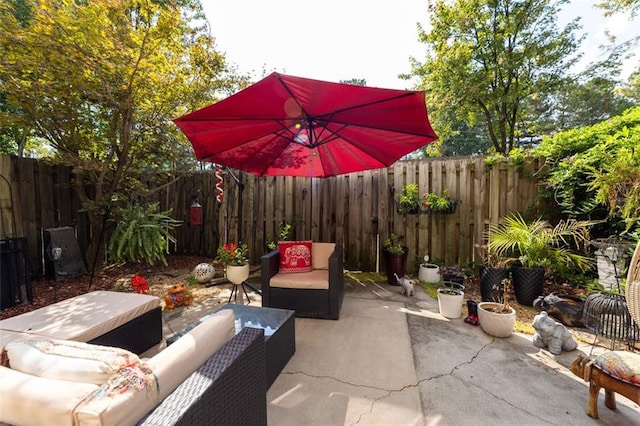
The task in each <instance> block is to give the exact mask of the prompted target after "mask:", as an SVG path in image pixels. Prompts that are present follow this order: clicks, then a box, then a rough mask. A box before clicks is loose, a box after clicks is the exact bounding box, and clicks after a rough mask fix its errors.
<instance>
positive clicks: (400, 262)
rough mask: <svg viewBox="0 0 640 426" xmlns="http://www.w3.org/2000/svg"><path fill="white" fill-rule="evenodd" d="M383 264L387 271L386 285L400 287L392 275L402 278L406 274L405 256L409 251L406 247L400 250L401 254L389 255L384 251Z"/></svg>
mask: <svg viewBox="0 0 640 426" xmlns="http://www.w3.org/2000/svg"><path fill="white" fill-rule="evenodd" d="M382 253H383V256H384V263H385V266H386V270H387V283H389V284H390V285H400V283H398V280H396V277H395V275H394V274H397V275H398V276H399V277H403V276H404V274H405V272H406V265H407V255H408V253H409V249H408V248H407V247H403V248H402V253H398V254H396V253H389V252H388V251H386V250H384V251H383V252H382Z"/></svg>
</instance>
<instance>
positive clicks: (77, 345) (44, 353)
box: [5, 338, 140, 385]
mask: <svg viewBox="0 0 640 426" xmlns="http://www.w3.org/2000/svg"><path fill="white" fill-rule="evenodd" d="M5 350H6V351H7V357H8V359H9V365H10V367H11V369H13V370H18V371H22V372H23V373H27V374H32V375H34V376H39V377H46V378H49V379H58V380H68V381H72V382H82V383H93V384H96V385H101V384H103V383H105V382H106V381H107V380H109V378H110V377H111V376H113V374H114V373H116V372H117V371H118V370H120V369H121V368H123V367H126V366H130V365H136V364H138V363H139V362H140V360H139V359H138V356H137V355H135V354H133V353H131V352H129V351H126V350H124V349H120V348H111V347H108V346H98V345H91V344H88V343H81V342H73V341H68V340H57V339H43V338H31V339H26V340H16V341H13V342H11V343H9V344H8V345H7V346H6V347H5Z"/></svg>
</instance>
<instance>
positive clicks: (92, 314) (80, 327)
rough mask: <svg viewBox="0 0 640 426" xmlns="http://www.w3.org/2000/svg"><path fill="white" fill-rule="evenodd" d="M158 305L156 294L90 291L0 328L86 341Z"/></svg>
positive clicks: (6, 321)
mask: <svg viewBox="0 0 640 426" xmlns="http://www.w3.org/2000/svg"><path fill="white" fill-rule="evenodd" d="M159 306H160V299H159V298H158V297H155V296H149V295H146V294H137V293H121V292H117V291H92V292H90V293H86V294H82V295H80V296H76V297H72V298H71V299H66V300H63V301H60V302H58V303H54V304H53V305H49V306H45V307H43V308H40V309H36V310H35V311H31V312H26V313H24V314H22V315H18V316H15V317H12V318H7V319H5V320H2V321H0V330H6V331H14V332H18V333H29V334H35V335H38V336H42V337H51V338H54V339H62V340H75V341H78V342H88V341H89V340H92V339H95V338H96V337H99V336H102V335H103V334H105V333H107V332H109V331H111V330H113V329H115V328H118V327H119V326H121V325H122V324H125V323H127V322H129V321H131V320H132V319H134V318H137V317H139V316H140V315H142V314H144V313H145V312H148V311H151V310H153V309H155V308H157V307H159Z"/></svg>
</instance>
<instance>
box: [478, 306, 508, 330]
mask: <svg viewBox="0 0 640 426" xmlns="http://www.w3.org/2000/svg"><path fill="white" fill-rule="evenodd" d="M500 305H501V304H500V303H494V302H480V303H478V320H479V321H480V327H481V328H482V331H484V332H485V333H487V334H488V335H489V336H494V337H509V336H511V333H513V327H514V326H515V325H516V310H515V309H513V308H510V309H511V312H510V313H508V314H499V313H496V312H489V311H487V310H485V308H486V307H489V306H500Z"/></svg>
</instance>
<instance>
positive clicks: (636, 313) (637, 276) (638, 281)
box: [625, 241, 640, 345]
mask: <svg viewBox="0 0 640 426" xmlns="http://www.w3.org/2000/svg"><path fill="white" fill-rule="evenodd" d="M625 293H626V299H627V308H628V309H629V313H630V314H631V318H633V321H635V323H636V325H637V326H638V327H640V241H639V242H638V245H637V246H636V250H635V251H634V252H633V257H632V258H631V263H629V271H628V272H627V288H626V291H625ZM635 343H636V345H637V344H638V343H639V342H635Z"/></svg>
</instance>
